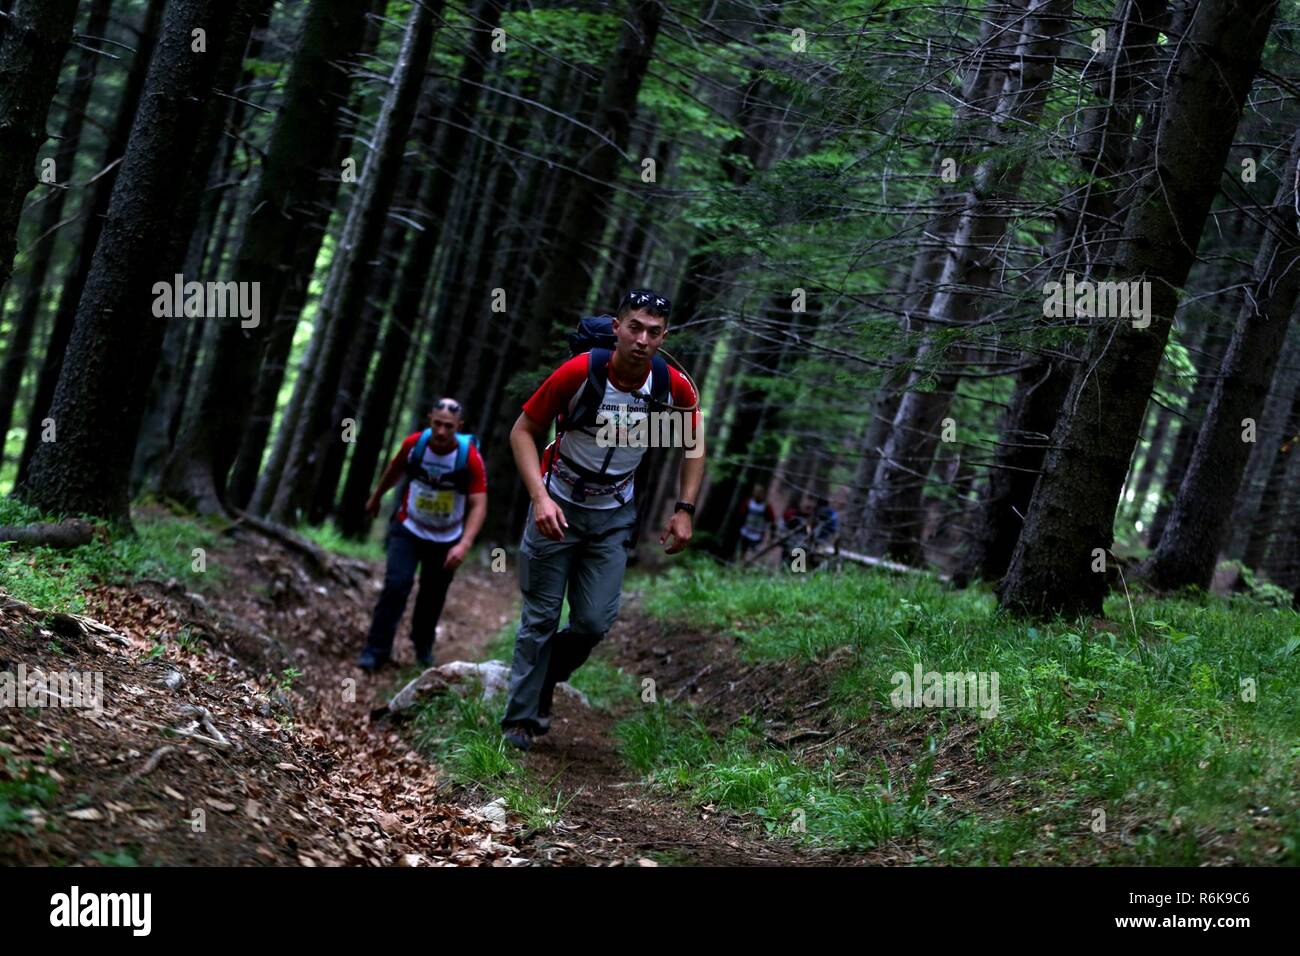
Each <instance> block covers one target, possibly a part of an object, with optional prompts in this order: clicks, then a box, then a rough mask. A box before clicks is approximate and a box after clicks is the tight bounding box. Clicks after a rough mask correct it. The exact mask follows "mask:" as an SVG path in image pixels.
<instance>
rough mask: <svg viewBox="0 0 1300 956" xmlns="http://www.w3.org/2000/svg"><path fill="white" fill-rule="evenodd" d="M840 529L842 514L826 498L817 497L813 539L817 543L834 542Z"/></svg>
mask: <svg viewBox="0 0 1300 956" xmlns="http://www.w3.org/2000/svg"><path fill="white" fill-rule="evenodd" d="M839 531H840V515H839V512H837V511H836V510H835V509H834V508H832V507H831V503H830V502H829V501H827V500H826V499H825V498H818V499H817V507H816V509H815V510H814V511H813V540H814V541H815V542H816V543H817V544H819V545H820V544H832V543H834V541H835V536H836V535H838V534H839Z"/></svg>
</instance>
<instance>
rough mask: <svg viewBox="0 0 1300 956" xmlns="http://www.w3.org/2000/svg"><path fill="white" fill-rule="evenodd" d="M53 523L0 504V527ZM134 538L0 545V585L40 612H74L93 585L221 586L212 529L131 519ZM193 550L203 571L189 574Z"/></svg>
mask: <svg viewBox="0 0 1300 956" xmlns="http://www.w3.org/2000/svg"><path fill="white" fill-rule="evenodd" d="M49 520H54V519H52V518H50V517H48V516H45V515H42V514H41V513H40V512H39V511H37V510H36V509H34V508H31V507H29V506H27V505H24V504H21V503H20V502H18V501H15V500H14V499H12V498H2V499H0V525H4V524H29V523H32V522H37V521H49ZM134 525H135V530H136V533H135V534H134V535H130V536H126V535H119V534H114V535H113V536H112V537H111V538H110V540H108V541H107V542H106V541H103V540H101V539H100V538H98V537H97V538H95V539H94V540H93V541H91V542H90V543H89V544H86V545H82V546H81V547H77V548H18V547H15V546H14V545H13V544H0V583H2V584H3V587H4V589H5V590H6V591H8V592H9V593H10V594H11V595H13V596H14V597H16V598H18V599H19V600H21V601H26V602H27V603H28V604H31V605H34V606H35V607H38V608H41V609H43V610H51V611H71V612H74V613H75V612H77V611H80V610H82V609H83V608H84V606H85V591H86V590H87V589H88V588H90V587H93V586H94V585H97V584H119V583H124V582H126V581H129V580H130V579H132V578H159V579H162V580H167V579H168V578H173V577H174V578H177V579H178V580H180V581H182V582H183V583H184V585H185V587H186V588H187V589H189V590H194V591H202V590H204V589H207V588H212V587H214V586H216V585H217V584H219V583H220V581H221V580H222V570H221V567H220V565H219V564H218V563H217V562H216V561H215V560H214V558H213V555H212V553H211V551H212V549H213V548H214V547H215V546H216V544H217V542H218V536H217V533H216V530H215V529H214V528H209V527H205V526H204V525H202V524H199V523H196V522H195V521H193V520H187V519H184V518H179V517H172V516H164V515H160V514H157V513H154V512H149V513H147V514H144V515H137V516H136V517H135V519H134ZM195 548H201V549H203V551H204V570H203V571H201V572H200V571H196V570H194V564H195V561H196V560H197V559H196V556H195V554H194V549H195Z"/></svg>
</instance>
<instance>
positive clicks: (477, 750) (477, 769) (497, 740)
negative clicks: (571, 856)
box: [415, 692, 568, 829]
mask: <svg viewBox="0 0 1300 956" xmlns="http://www.w3.org/2000/svg"><path fill="white" fill-rule="evenodd" d="M497 708H498V705H497V704H496V703H493V704H491V705H488V704H484V703H483V701H482V700H480V698H479V696H478V694H477V693H475V692H471V693H470V694H469V695H468V696H467V697H461V696H460V695H459V694H455V693H449V694H442V695H438V696H435V697H432V698H430V700H429V701H428V703H426V704H424V705H423V706H421V707H420V708H419V710H418V711H417V713H416V716H415V742H416V746H418V747H419V748H420V749H421V750H422V751H424V752H425V753H427V754H429V755H430V756H432V757H434V758H435V759H436V760H437V761H438V763H439V764H440V765H441V766H442V767H444V768H445V769H446V771H447V772H448V773H449V774H450V776H451V779H452V781H453V782H454V783H456V784H459V785H462V786H469V785H473V786H476V787H478V788H480V789H481V790H482V791H483V792H485V793H487V794H490V795H491V797H504V798H505V801H506V806H507V807H509V808H510V810H512V811H513V812H514V813H517V814H518V815H519V816H521V817H522V818H523V821H524V825H525V826H526V827H528V828H530V829H533V828H545V827H548V826H550V825H551V824H552V823H554V822H555V820H556V818H557V815H558V814H559V813H560V812H561V811H562V810H563V809H564V806H565V804H566V803H567V802H568V801H567V800H566V799H565V797H564V795H563V793H561V792H558V791H554V790H553V789H552V787H551V783H552V782H549V781H548V782H546V783H541V782H538V781H536V780H534V779H533V777H532V776H531V775H530V774H529V773H528V771H527V769H526V768H525V767H524V766H523V765H522V764H521V763H520V761H519V755H518V753H517V751H515V750H513V749H512V748H511V747H510V745H509V744H507V743H506V742H505V740H504V739H503V738H502V736H501V729H500V725H499V724H498V722H497V721H498V719H499V717H500V712H499V710H498V709H497ZM485 802H486V801H485Z"/></svg>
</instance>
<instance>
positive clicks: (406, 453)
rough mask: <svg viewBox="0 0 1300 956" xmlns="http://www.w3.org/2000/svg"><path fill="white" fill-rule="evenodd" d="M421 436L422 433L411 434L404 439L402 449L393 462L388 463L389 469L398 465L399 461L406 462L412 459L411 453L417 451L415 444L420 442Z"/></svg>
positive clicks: (398, 450) (398, 451)
mask: <svg viewBox="0 0 1300 956" xmlns="http://www.w3.org/2000/svg"><path fill="white" fill-rule="evenodd" d="M420 435H421V432H411V434H409V435H407V436H406V437H405V438H403V439H402V447H401V448H399V449H397V454H396V455H394V456H393V460H392V461H390V462H389V463H388V467H389V468H391V467H393V465H395V464H397V463H398V462H399V461H401V462H404V461H406V459H408V458H410V457H411V452H412V451H414V450H415V443H416V442H417V441H419V440H420Z"/></svg>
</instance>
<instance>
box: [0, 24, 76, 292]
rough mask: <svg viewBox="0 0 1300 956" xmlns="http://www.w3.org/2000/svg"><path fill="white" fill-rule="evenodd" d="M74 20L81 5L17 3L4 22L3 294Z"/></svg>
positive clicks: (0, 68) (0, 154) (0, 134)
mask: <svg viewBox="0 0 1300 956" xmlns="http://www.w3.org/2000/svg"><path fill="white" fill-rule="evenodd" d="M76 17H77V0H19V2H18V6H17V8H16V9H15V10H14V11H13V13H11V14H9V15H8V16H7V17H6V18H5V20H4V21H3V22H0V27H3V29H0V289H3V288H4V287H5V285H6V283H8V281H9V276H10V275H11V274H12V273H13V266H14V252H15V250H16V248H17V242H18V220H19V218H21V216H22V211H23V201H24V200H25V199H26V198H27V194H28V193H29V192H31V191H32V187H33V186H35V185H36V153H37V151H38V150H39V149H40V148H41V145H42V144H43V143H44V142H45V140H46V137H47V135H48V134H47V133H46V131H45V119H46V116H47V115H48V113H49V109H50V103H51V101H53V99H54V90H55V87H56V86H57V85H58V82H59V67H60V66H61V65H62V64H63V54H64V53H65V52H67V49H68V44H69V43H70V42H71V41H72V25H73V23H74V22H75V21H76Z"/></svg>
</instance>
